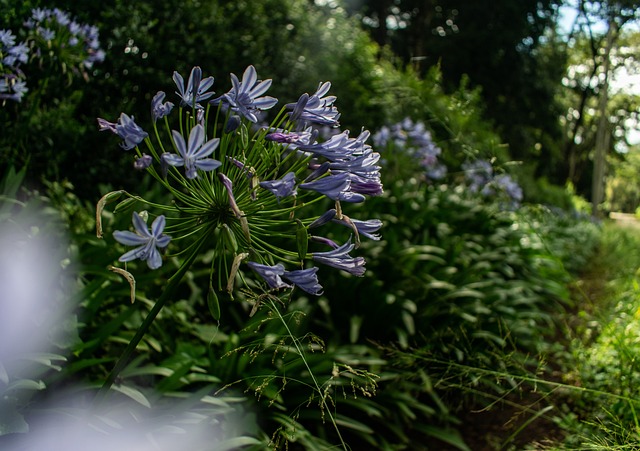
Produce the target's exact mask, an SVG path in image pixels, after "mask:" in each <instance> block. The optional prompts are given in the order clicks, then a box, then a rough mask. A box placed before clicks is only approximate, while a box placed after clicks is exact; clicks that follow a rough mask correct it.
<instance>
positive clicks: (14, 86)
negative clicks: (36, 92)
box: [0, 75, 29, 102]
mask: <svg viewBox="0 0 640 451" xmlns="http://www.w3.org/2000/svg"><path fill="white" fill-rule="evenodd" d="M5 77H6V78H0V99H7V100H13V101H14V102H21V101H22V97H24V95H25V94H26V93H27V92H28V91H29V89H28V88H27V83H26V82H25V81H24V80H20V79H18V78H17V77H16V76H15V75H12V76H5Z"/></svg>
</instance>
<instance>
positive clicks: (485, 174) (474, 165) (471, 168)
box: [462, 160, 493, 192]
mask: <svg viewBox="0 0 640 451" xmlns="http://www.w3.org/2000/svg"><path fill="white" fill-rule="evenodd" d="M462 169H463V170H464V171H465V177H466V178H467V181H468V182H469V189H470V190H471V191H473V192H478V191H480V190H481V189H482V188H483V187H484V186H485V185H486V184H488V183H489V182H490V181H491V180H492V179H493V166H491V163H490V162H488V161H486V160H475V161H471V162H466V163H463V164H462Z"/></svg>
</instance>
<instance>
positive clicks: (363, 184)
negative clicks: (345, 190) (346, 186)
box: [348, 172, 383, 196]
mask: <svg viewBox="0 0 640 451" xmlns="http://www.w3.org/2000/svg"><path fill="white" fill-rule="evenodd" d="M348 174H349V179H350V180H351V192H353V193H358V194H365V195H367V196H381V195H382V192H383V191H382V180H381V179H380V173H372V174H367V175H366V176H364V177H363V176H360V175H358V174H352V173H350V172H349V173H348Z"/></svg>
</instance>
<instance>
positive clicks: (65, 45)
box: [24, 8, 105, 69]
mask: <svg viewBox="0 0 640 451" xmlns="http://www.w3.org/2000/svg"><path fill="white" fill-rule="evenodd" d="M24 26H25V27H26V28H27V29H28V30H31V33H30V36H32V39H33V42H34V44H33V45H34V47H35V49H36V50H35V51H36V52H41V51H44V50H45V49H49V48H52V47H56V48H57V49H58V51H60V52H61V53H64V54H65V56H67V57H68V56H72V58H71V59H72V60H73V63H79V65H80V66H81V67H84V68H86V69H91V68H92V67H93V64H94V63H96V62H101V61H103V60H104V57H105V52H104V50H102V49H101V48H100V39H99V32H98V28H97V27H95V26H92V25H88V24H84V23H78V22H76V20H75V18H74V17H72V16H71V15H70V14H69V13H68V12H65V11H62V10H61V9H58V8H53V9H50V8H35V9H33V10H32V11H31V17H29V19H27V20H26V21H25V22H24ZM68 59H69V58H64V57H63V60H65V61H66V60H68Z"/></svg>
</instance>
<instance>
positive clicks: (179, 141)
mask: <svg viewBox="0 0 640 451" xmlns="http://www.w3.org/2000/svg"><path fill="white" fill-rule="evenodd" d="M171 134H172V135H173V142H174V143H175V145H176V149H178V153H179V154H180V156H181V157H182V158H187V145H186V143H185V142H184V138H183V137H182V135H181V134H180V132H177V131H176V130H171Z"/></svg>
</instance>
